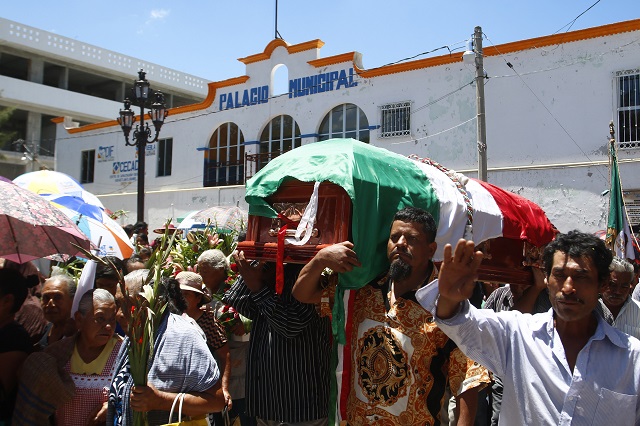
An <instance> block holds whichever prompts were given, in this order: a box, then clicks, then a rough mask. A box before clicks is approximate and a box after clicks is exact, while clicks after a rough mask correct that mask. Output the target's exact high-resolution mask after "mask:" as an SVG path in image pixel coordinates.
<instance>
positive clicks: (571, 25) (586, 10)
mask: <svg viewBox="0 0 640 426" xmlns="http://www.w3.org/2000/svg"><path fill="white" fill-rule="evenodd" d="M600 1H601V0H597V1H596V2H595V3H594V4H592V5H591V6H589V7H588V8H586V9H585V10H584V11H583V12H582V13H581V14H579V15H578V16H576V17H575V18H574V19H573V20H572V21H571V22H569V23H568V24H566V25H564V26H563V27H561V28H560V29H559V30H558V31H556V32H555V33H553V34H558V33H559V32H560V31H562V30H563V29H564V28H567V27H568V28H567V30H566V31H565V33H566V32H568V31H569V30H570V29H571V27H573V24H575V23H576V21H577V20H578V18H580V17H581V16H582V15H584V14H585V13H587V12H588V11H590V10H591V9H592V8H593V7H594V6H595V5H596V4H598V3H600Z"/></svg>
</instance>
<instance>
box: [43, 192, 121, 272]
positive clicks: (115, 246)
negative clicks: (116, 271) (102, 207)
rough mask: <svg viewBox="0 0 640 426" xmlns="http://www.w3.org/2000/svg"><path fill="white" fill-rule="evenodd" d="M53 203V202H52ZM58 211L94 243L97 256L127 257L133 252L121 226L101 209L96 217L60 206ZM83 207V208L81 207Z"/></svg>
mask: <svg viewBox="0 0 640 426" xmlns="http://www.w3.org/2000/svg"><path fill="white" fill-rule="evenodd" d="M54 205H55V204H54ZM58 208H59V209H60V211H61V212H62V213H63V214H64V215H66V216H67V217H68V218H69V219H71V220H72V221H73V222H74V223H75V224H76V225H77V226H78V228H80V231H82V233H83V234H84V235H86V236H87V237H88V238H89V239H90V240H91V242H93V243H94V244H96V245H97V244H98V242H99V243H100V247H98V249H99V252H98V255H99V256H115V257H117V258H119V259H128V258H129V257H131V255H132V254H133V245H132V244H131V241H130V240H129V236H128V235H127V233H126V232H125V231H124V229H122V227H121V226H120V225H119V224H118V223H117V222H116V221H115V220H113V219H111V218H110V217H109V216H108V215H107V214H106V213H105V212H104V211H102V213H101V215H100V217H99V218H98V219H96V218H94V217H92V216H89V215H86V216H85V215H84V214H82V213H79V212H78V211H75V210H71V209H68V208H66V207H61V206H59V205H58ZM81 209H83V208H81Z"/></svg>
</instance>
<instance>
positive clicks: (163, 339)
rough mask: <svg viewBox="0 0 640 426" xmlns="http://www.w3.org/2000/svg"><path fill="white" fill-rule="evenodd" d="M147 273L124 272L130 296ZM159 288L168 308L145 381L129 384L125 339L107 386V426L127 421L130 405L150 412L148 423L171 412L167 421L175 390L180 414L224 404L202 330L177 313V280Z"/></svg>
mask: <svg viewBox="0 0 640 426" xmlns="http://www.w3.org/2000/svg"><path fill="white" fill-rule="evenodd" d="M148 274H149V270H147V269H139V270H136V271H133V272H131V273H129V274H128V275H127V276H126V277H125V284H126V290H127V293H128V294H129V296H131V297H137V296H138V295H139V293H140V292H141V290H142V285H143V283H144V281H145V279H146V277H147V275H148ZM158 287H159V291H158V298H159V299H160V300H161V301H163V302H166V303H167V308H166V309H165V311H164V314H163V316H162V318H161V319H160V321H159V326H158V329H157V330H156V335H155V340H154V353H153V359H152V360H151V365H150V367H149V373H148V376H147V386H134V384H133V378H132V377H131V374H130V372H129V351H128V346H129V345H128V339H127V341H126V344H125V345H123V348H122V349H121V351H120V354H119V355H118V362H117V365H118V367H117V371H118V372H117V373H116V376H115V378H114V380H113V383H112V385H111V389H110V391H109V408H108V415H107V424H109V425H131V424H132V418H133V416H132V411H133V410H136V411H141V412H148V420H149V424H150V425H157V424H165V423H170V422H171V421H177V416H175V415H174V419H172V420H169V410H170V409H171V405H172V403H173V401H174V399H175V398H176V396H177V395H178V393H184V394H185V398H184V403H183V406H182V412H183V414H186V415H187V416H191V417H192V418H194V417H202V416H204V415H206V414H207V413H211V412H216V411H220V410H222V408H223V407H224V396H223V394H222V389H221V386H220V384H219V380H218V379H219V376H220V373H219V370H218V366H217V364H216V361H215V359H214V358H213V355H211V352H210V351H209V348H208V347H207V342H206V340H205V338H204V335H203V334H202V331H201V330H200V329H199V328H197V327H196V326H195V325H194V324H193V323H192V322H191V321H190V320H188V319H187V318H183V317H182V316H181V313H182V312H181V311H182V310H184V309H185V308H186V303H185V302H184V299H183V298H182V294H181V293H180V288H179V284H178V282H177V281H176V280H175V279H172V278H171V279H166V280H163V282H161V283H160V285H159V286H158ZM176 411H177V410H176ZM176 414H177V413H176Z"/></svg>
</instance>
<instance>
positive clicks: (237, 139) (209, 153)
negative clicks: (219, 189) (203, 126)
mask: <svg viewBox="0 0 640 426" xmlns="http://www.w3.org/2000/svg"><path fill="white" fill-rule="evenodd" d="M242 184H244V136H243V134H242V131H241V130H240V128H238V125H237V124H235V123H224V124H221V125H220V127H218V128H217V129H216V131H215V132H213V136H211V139H210V140H209V149H208V150H206V152H205V156H204V179H203V186H205V187H210V186H227V185H242Z"/></svg>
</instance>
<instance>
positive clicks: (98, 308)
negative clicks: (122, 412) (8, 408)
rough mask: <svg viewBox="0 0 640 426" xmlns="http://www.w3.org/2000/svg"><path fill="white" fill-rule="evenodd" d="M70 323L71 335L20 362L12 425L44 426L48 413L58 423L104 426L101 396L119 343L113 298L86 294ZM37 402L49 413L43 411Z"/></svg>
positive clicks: (91, 292)
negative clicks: (73, 329) (73, 321)
mask: <svg viewBox="0 0 640 426" xmlns="http://www.w3.org/2000/svg"><path fill="white" fill-rule="evenodd" d="M74 319H75V323H76V327H77V329H78V332H77V333H76V334H75V335H74V336H71V337H67V338H65V339H62V340H60V341H58V342H55V343H53V344H51V345H49V346H48V347H47V348H46V349H45V351H44V353H36V354H33V355H31V356H30V357H29V358H28V359H27V361H26V362H25V366H24V369H23V375H22V377H21V378H20V386H21V387H20V393H19V395H18V403H17V404H16V413H17V412H18V411H19V412H20V414H19V415H17V416H16V419H14V424H44V422H43V419H44V418H46V417H47V416H49V415H50V414H53V415H54V417H55V424H59V425H79V426H80V425H81V426H85V425H100V424H102V425H104V424H105V421H106V414H107V392H108V389H109V386H110V385H111V381H112V379H113V376H114V374H115V361H116V356H117V354H118V352H119V350H120V346H121V345H122V339H120V338H119V337H118V336H114V330H115V324H116V303H115V299H114V297H113V296H112V295H111V293H109V292H108V291H107V290H104V289H92V290H89V291H87V292H86V293H85V294H83V295H82V297H81V298H80V302H79V304H78V312H76V314H75V318H74ZM52 360H54V361H55V362H54V363H53V364H54V365H56V366H57V368H55V367H54V368H49V369H48V371H47V372H46V373H45V372H44V367H43V366H46V365H51V363H52ZM52 370H53V371H52ZM45 388H48V393H46V392H45V391H44V389H45ZM29 391H30V392H29ZM45 395H46V396H48V397H52V398H53V399H49V400H47V399H46V398H45ZM41 400H45V402H47V403H48V404H50V407H51V409H54V410H55V413H49V412H47V411H46V407H45V404H41ZM18 418H19V419H18ZM16 420H19V422H17V421H16Z"/></svg>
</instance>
